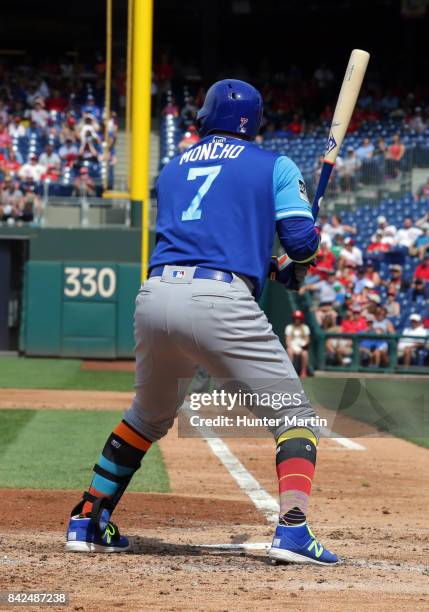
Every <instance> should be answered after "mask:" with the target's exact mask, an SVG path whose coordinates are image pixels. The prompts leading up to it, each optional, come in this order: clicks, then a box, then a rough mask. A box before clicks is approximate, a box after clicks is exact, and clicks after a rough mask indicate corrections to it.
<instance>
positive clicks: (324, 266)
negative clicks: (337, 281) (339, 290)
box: [313, 240, 336, 280]
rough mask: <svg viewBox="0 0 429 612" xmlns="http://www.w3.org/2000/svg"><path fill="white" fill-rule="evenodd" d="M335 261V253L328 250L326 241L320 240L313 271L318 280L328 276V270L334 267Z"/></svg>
mask: <svg viewBox="0 0 429 612" xmlns="http://www.w3.org/2000/svg"><path fill="white" fill-rule="evenodd" d="M335 261H336V258H335V255H334V254H333V252H332V251H331V250H330V248H329V245H328V243H327V242H326V241H325V240H322V242H321V244H320V251H319V255H318V257H317V260H316V266H315V267H314V268H313V273H314V274H317V275H318V276H319V278H320V280H326V279H327V278H328V272H330V271H332V270H334V269H335Z"/></svg>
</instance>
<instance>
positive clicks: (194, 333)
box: [124, 266, 317, 441]
mask: <svg viewBox="0 0 429 612" xmlns="http://www.w3.org/2000/svg"><path fill="white" fill-rule="evenodd" d="M173 271H175V277H173ZM177 271H180V273H181V274H183V277H180V278H177ZM194 271H195V268H193V267H187V266H165V268H164V273H163V275H162V277H153V278H150V279H149V280H147V281H146V282H145V283H144V284H143V285H142V287H141V289H140V292H139V294H138V296H137V298H136V309H135V318H134V332H135V340H136V348H135V353H136V381H135V390H136V394H135V397H134V400H133V403H132V405H131V407H130V409H129V410H128V411H126V412H125V415H124V418H125V420H126V421H127V422H128V423H129V424H130V425H131V426H133V427H134V428H135V429H136V430H137V431H139V432H140V433H141V434H142V435H143V436H144V437H145V438H147V439H149V440H153V441H155V440H159V439H160V438H161V437H162V436H164V435H165V434H166V433H167V431H168V430H169V429H170V427H171V426H172V425H173V422H174V419H175V417H176V415H177V412H178V410H179V408H180V406H181V405H182V403H183V401H184V398H185V395H186V392H187V385H183V384H180V381H183V380H186V379H188V380H189V379H192V377H193V375H194V373H195V370H196V367H197V364H201V365H202V366H203V367H204V368H205V369H206V370H207V371H208V372H210V374H212V375H213V376H215V377H218V378H221V379H233V380H235V381H241V383H243V385H245V386H247V388H251V389H252V390H253V391H256V392H258V393H262V392H263V393H264V394H265V393H294V392H295V391H297V390H299V391H302V386H301V384H300V382H299V379H298V377H297V374H296V372H295V370H294V368H293V366H292V364H291V361H290V359H289V357H288V355H287V353H286V351H285V349H284V348H283V346H282V345H281V343H280V341H279V339H278V337H277V336H276V335H275V334H274V332H273V330H272V327H271V325H270V323H269V322H268V320H267V318H266V316H265V313H264V312H263V311H262V310H261V309H260V308H259V306H258V304H257V302H256V301H255V299H254V297H253V296H252V294H251V291H250V289H249V287H248V285H247V283H246V282H245V281H244V280H242V278H240V277H238V276H236V275H233V280H232V282H231V283H226V282H222V281H216V280H205V279H194V278H193V274H194ZM179 276H180V275H179ZM270 411H271V414H270ZM264 414H266V415H267V416H273V417H275V418H276V419H279V417H282V415H284V414H287V415H288V416H289V418H290V417H292V416H296V417H298V418H306V419H308V418H310V417H314V416H315V414H314V411H313V409H312V407H311V406H310V404H309V402H308V400H307V399H306V398H305V396H303V399H302V401H301V403H300V405H299V406H290V407H282V408H281V409H280V410H275V411H274V410H272V409H271V408H268V409H267V408H265V409H264ZM288 428H289V427H288V426H285V425H280V426H276V427H275V428H273V429H272V433H273V435H274V436H275V437H278V436H279V435H280V434H281V433H283V431H285V430H286V429H288ZM313 431H314V428H313ZM316 435H317V432H316Z"/></svg>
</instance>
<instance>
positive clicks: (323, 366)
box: [317, 331, 429, 374]
mask: <svg viewBox="0 0 429 612" xmlns="http://www.w3.org/2000/svg"><path fill="white" fill-rule="evenodd" d="M331 338H332V339H336V340H341V339H343V340H349V341H351V343H352V346H351V353H350V363H349V364H347V365H345V364H343V363H339V364H329V363H328V359H327V348H326V345H327V341H328V340H329V339H331ZM402 339H410V340H411V339H412V340H413V342H414V343H416V344H421V345H422V348H423V349H424V350H425V351H427V348H428V343H427V342H425V340H424V338H418V337H416V336H406V335H405V334H377V333H367V332H362V333H357V334H346V333H333V332H323V331H319V332H318V337H317V369H320V370H330V371H337V372H377V373H386V372H390V373H393V372H408V373H411V372H419V373H426V374H429V366H427V365H426V366H425V365H424V364H422V365H410V366H405V365H399V364H398V342H399V340H402ZM364 340H375V341H377V342H380V341H385V342H386V344H387V345H388V349H387V365H385V366H373V365H364V364H363V363H362V361H361V343H362V342H363V341H364Z"/></svg>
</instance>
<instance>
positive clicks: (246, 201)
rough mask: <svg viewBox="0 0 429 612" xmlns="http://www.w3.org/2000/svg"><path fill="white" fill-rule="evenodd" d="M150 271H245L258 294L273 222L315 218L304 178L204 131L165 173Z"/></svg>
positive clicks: (285, 161)
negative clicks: (163, 268) (180, 266)
mask: <svg viewBox="0 0 429 612" xmlns="http://www.w3.org/2000/svg"><path fill="white" fill-rule="evenodd" d="M157 196H158V217H157V224H156V234H157V236H156V239H157V242H156V246H155V249H154V251H153V253H152V257H151V260H150V268H152V267H154V266H158V265H165V264H183V265H184V264H188V265H198V266H201V267H205V268H212V269H215V270H224V271H228V272H234V273H236V274H241V275H244V276H247V277H248V278H249V279H250V280H251V282H252V283H253V284H254V286H255V295H256V297H258V296H259V295H260V293H261V292H262V289H263V286H264V283H265V279H266V277H267V273H268V268H269V264H270V258H271V253H272V248H273V241H274V235H275V229H276V221H278V220H281V219H287V218H291V217H308V218H310V219H311V220H312V219H313V216H312V213H311V206H310V204H309V202H308V198H307V193H306V189H305V184H304V180H303V178H302V175H301V173H300V171H299V170H298V168H297V166H296V165H295V164H294V162H292V160H290V159H289V158H287V157H285V156H281V155H279V154H277V153H273V152H269V151H265V150H263V149H261V148H259V147H258V146H257V145H255V144H254V143H252V142H249V141H245V140H242V139H239V138H234V137H232V136H231V137H230V136H220V135H210V136H206V137H205V138H203V139H202V140H200V141H199V142H198V144H196V145H194V146H193V147H191V148H190V149H188V150H187V151H185V152H184V153H182V155H180V156H178V157H175V158H174V159H173V160H172V161H171V162H170V163H169V164H167V165H166V166H165V167H164V169H163V170H162V172H161V174H160V176H159V179H158V183H157Z"/></svg>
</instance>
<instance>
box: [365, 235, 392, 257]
mask: <svg viewBox="0 0 429 612" xmlns="http://www.w3.org/2000/svg"><path fill="white" fill-rule="evenodd" d="M389 250H390V244H386V243H385V242H383V232H382V231H381V230H377V231H376V232H375V236H374V237H373V238H372V239H371V244H370V245H369V246H368V248H367V252H368V253H387V251H389Z"/></svg>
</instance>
